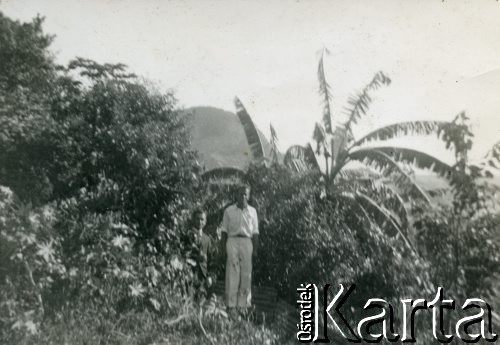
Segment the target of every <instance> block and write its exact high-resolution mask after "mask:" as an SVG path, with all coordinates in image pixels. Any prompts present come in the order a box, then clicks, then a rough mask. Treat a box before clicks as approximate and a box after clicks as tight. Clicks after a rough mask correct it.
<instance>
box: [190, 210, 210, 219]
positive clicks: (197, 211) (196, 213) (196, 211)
mask: <svg viewBox="0 0 500 345" xmlns="http://www.w3.org/2000/svg"><path fill="white" fill-rule="evenodd" d="M202 213H204V214H205V215H206V214H207V212H206V211H205V210H204V209H203V208H202V207H196V208H195V209H194V210H193V212H191V222H193V221H194V217H196V216H197V215H199V214H202Z"/></svg>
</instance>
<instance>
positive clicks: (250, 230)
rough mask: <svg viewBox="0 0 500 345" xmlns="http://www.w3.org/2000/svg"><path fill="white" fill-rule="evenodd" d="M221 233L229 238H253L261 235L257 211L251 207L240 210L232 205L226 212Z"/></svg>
mask: <svg viewBox="0 0 500 345" xmlns="http://www.w3.org/2000/svg"><path fill="white" fill-rule="evenodd" d="M221 231H222V232H225V233H227V236H228V237H234V236H246V237H249V238H250V237H252V236H253V235H257V234H259V221H258V218H257V211H256V210H255V208H253V207H252V206H250V205H247V207H246V208H244V209H240V208H238V206H236V205H231V206H229V207H228V208H226V210H225V211H224V217H223V219H222V224H221Z"/></svg>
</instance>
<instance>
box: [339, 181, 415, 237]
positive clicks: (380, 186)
mask: <svg viewBox="0 0 500 345" xmlns="http://www.w3.org/2000/svg"><path fill="white" fill-rule="evenodd" d="M335 186H336V189H337V190H339V191H341V192H348V193H349V192H350V193H358V192H359V193H363V194H366V195H370V196H371V198H372V199H374V200H375V201H376V202H377V203H378V204H379V205H382V206H384V207H385V208H387V209H388V210H392V211H393V212H394V216H395V217H397V222H398V224H401V227H402V228H404V229H407V228H408V227H409V223H410V217H409V212H408V209H407V207H406V205H405V202H404V201H403V199H402V197H401V196H400V194H399V192H398V191H397V190H396V189H394V188H393V187H392V186H390V185H388V184H386V183H385V182H384V181H383V180H382V179H381V178H373V177H369V178H368V177H365V178H354V179H349V180H342V181H341V182H340V183H337V184H336V185H335Z"/></svg>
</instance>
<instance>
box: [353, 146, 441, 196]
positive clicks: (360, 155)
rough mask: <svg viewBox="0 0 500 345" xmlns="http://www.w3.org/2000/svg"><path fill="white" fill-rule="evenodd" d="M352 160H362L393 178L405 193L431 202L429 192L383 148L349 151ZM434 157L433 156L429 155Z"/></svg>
mask: <svg viewBox="0 0 500 345" xmlns="http://www.w3.org/2000/svg"><path fill="white" fill-rule="evenodd" d="M348 157H349V159H350V160H351V161H358V162H361V163H363V164H365V165H367V166H369V167H372V168H374V169H376V170H378V171H380V172H381V173H382V174H383V175H384V176H386V177H389V178H391V179H392V180H393V181H394V182H395V183H396V185H397V186H398V187H399V188H400V189H402V190H403V191H404V192H405V194H406V193H408V194H409V195H411V196H413V197H416V198H423V199H424V200H426V201H427V202H430V199H429V196H428V195H427V193H426V192H425V191H424V190H423V189H422V188H420V186H419V185H418V184H417V183H416V182H415V181H414V179H413V178H412V177H410V176H409V175H408V174H407V173H406V172H405V171H404V170H403V169H402V168H401V167H400V166H399V165H398V163H397V162H396V161H395V160H394V159H393V158H392V157H391V156H389V155H388V154H387V153H385V152H384V151H383V150H379V148H378V147H377V148H366V149H365V148H362V149H357V150H355V151H352V152H349V156H348ZM429 157H432V156H429ZM443 164H444V163H443Z"/></svg>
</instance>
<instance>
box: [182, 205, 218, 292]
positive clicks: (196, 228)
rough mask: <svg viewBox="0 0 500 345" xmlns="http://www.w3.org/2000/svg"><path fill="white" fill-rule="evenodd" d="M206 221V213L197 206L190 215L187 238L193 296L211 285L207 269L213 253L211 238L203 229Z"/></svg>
mask: <svg viewBox="0 0 500 345" xmlns="http://www.w3.org/2000/svg"><path fill="white" fill-rule="evenodd" d="M206 223H207V215H206V213H205V211H204V210H203V209H201V208H197V209H195V210H194V211H193V213H192V215H191V226H192V230H191V234H190V239H189V242H190V243H189V244H188V245H189V246H190V249H191V250H190V251H189V252H190V255H189V256H190V258H191V259H192V260H193V263H192V264H193V265H195V266H194V271H195V276H196V278H195V289H196V291H195V297H196V298H197V299H199V297H200V296H201V295H203V294H206V293H208V292H209V291H208V290H210V288H211V286H212V277H211V276H210V274H209V271H208V264H209V261H210V260H212V258H213V255H214V245H213V243H212V239H211V238H210V236H208V235H207V234H206V233H205V232H204V231H203V230H204V228H205V225H206Z"/></svg>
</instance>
